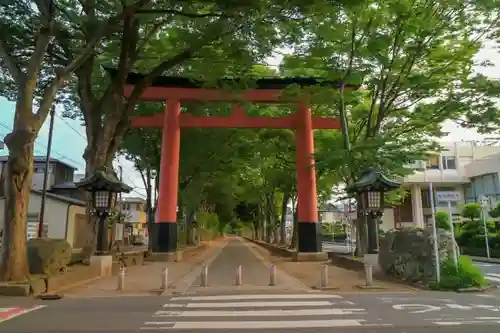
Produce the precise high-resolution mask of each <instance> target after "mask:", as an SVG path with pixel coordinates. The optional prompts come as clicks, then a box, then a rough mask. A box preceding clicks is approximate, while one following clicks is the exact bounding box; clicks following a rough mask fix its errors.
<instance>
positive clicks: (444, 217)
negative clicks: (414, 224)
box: [435, 212, 451, 231]
mask: <svg viewBox="0 0 500 333" xmlns="http://www.w3.org/2000/svg"><path fill="white" fill-rule="evenodd" d="M435 219H436V228H439V229H444V230H446V231H450V230H451V228H450V217H449V215H448V213H446V212H437V213H436V215H435Z"/></svg>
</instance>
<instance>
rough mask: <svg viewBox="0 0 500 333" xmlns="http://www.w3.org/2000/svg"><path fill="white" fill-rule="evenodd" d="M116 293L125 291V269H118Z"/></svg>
mask: <svg viewBox="0 0 500 333" xmlns="http://www.w3.org/2000/svg"><path fill="white" fill-rule="evenodd" d="M116 289H117V290H118V291H122V290H123V289H125V267H122V268H120V273H118V287H117V288H116Z"/></svg>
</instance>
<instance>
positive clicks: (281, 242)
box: [280, 191, 290, 245]
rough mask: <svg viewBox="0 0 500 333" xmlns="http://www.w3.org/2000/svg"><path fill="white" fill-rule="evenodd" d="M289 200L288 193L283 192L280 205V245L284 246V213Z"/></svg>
mask: <svg viewBox="0 0 500 333" xmlns="http://www.w3.org/2000/svg"><path fill="white" fill-rule="evenodd" d="M289 200H290V192H288V191H285V192H284V193H283V202H282V203H281V223H280V245H286V212H287V210H288V201H289Z"/></svg>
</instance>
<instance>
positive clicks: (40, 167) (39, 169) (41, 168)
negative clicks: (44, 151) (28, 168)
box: [34, 165, 54, 173]
mask: <svg viewBox="0 0 500 333" xmlns="http://www.w3.org/2000/svg"><path fill="white" fill-rule="evenodd" d="M34 171H35V173H44V172H45V165H35V168H34ZM53 172H54V166H53V165H49V173H53Z"/></svg>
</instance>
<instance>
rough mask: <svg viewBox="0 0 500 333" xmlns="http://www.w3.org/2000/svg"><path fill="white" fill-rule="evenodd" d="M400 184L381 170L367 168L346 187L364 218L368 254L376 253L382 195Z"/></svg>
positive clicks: (382, 208)
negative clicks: (354, 198) (354, 197)
mask: <svg viewBox="0 0 500 333" xmlns="http://www.w3.org/2000/svg"><path fill="white" fill-rule="evenodd" d="M400 186H401V184H400V183H397V182H395V181H392V180H389V179H388V178H387V177H386V176H385V175H384V174H383V173H382V172H381V171H378V170H376V169H375V168H369V169H367V170H366V171H365V172H363V174H362V175H361V178H359V179H358V180H357V181H356V182H355V183H354V184H352V185H351V186H349V187H348V188H347V189H346V191H347V193H349V194H351V195H353V196H356V199H357V201H358V204H359V205H360V210H361V213H362V214H363V215H364V216H365V218H366V222H367V232H368V249H367V253H368V254H376V253H378V218H380V217H381V216H382V214H383V211H384V195H385V193H386V192H389V191H392V190H395V189H397V188H399V187H400Z"/></svg>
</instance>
